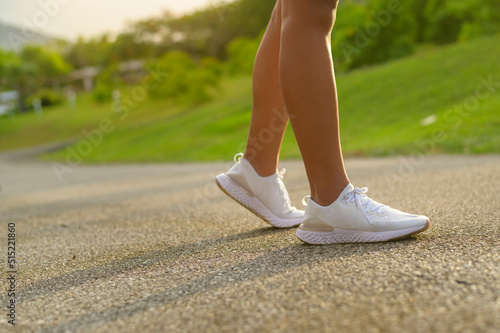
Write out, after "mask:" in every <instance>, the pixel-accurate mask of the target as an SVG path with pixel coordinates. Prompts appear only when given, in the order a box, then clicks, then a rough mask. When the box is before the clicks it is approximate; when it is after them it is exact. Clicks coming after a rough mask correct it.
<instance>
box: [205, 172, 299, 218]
mask: <svg viewBox="0 0 500 333" xmlns="http://www.w3.org/2000/svg"><path fill="white" fill-rule="evenodd" d="M215 183H216V184H217V186H219V188H220V189H221V190H222V192H224V193H225V194H226V195H227V196H229V197H230V198H231V199H233V200H234V201H236V202H237V203H239V204H240V205H242V206H243V207H245V208H246V209H248V210H249V211H251V212H252V213H254V214H255V215H257V216H258V217H260V218H261V219H262V220H264V221H265V222H267V223H269V224H270V225H272V226H273V227H276V228H292V227H296V226H298V225H300V224H301V223H302V222H303V220H304V219H303V218H300V219H282V218H279V217H278V216H276V215H274V214H273V213H272V212H271V211H270V210H269V209H268V208H267V207H266V206H265V205H264V204H263V203H262V202H261V201H260V200H259V199H257V198H256V197H254V196H252V195H251V194H250V193H248V192H247V191H246V190H245V189H244V188H242V187H241V186H240V185H238V183H236V182H235V181H233V180H232V179H231V178H230V177H229V176H228V175H226V174H224V173H222V174H220V175H218V176H216V177H215Z"/></svg>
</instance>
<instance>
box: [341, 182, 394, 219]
mask: <svg viewBox="0 0 500 333" xmlns="http://www.w3.org/2000/svg"><path fill="white" fill-rule="evenodd" d="M366 192H368V187H362V188H357V187H356V188H355V189H354V190H352V191H350V192H347V194H346V195H345V197H346V199H347V202H356V205H357V206H358V208H359V209H360V210H361V211H362V212H363V213H364V214H365V216H366V219H367V220H368V222H370V224H373V222H372V220H371V219H370V216H368V213H371V212H376V213H377V214H379V213H382V214H384V213H385V212H386V209H385V206H384V205H382V204H381V203H378V202H376V201H374V200H372V199H370V198H369V197H368V196H367V195H366Z"/></svg>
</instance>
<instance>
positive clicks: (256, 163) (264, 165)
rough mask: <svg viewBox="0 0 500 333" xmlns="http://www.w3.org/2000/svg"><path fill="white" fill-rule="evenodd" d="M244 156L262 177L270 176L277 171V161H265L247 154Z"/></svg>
mask: <svg viewBox="0 0 500 333" xmlns="http://www.w3.org/2000/svg"><path fill="white" fill-rule="evenodd" d="M243 158H244V159H245V160H247V161H248V163H250V165H251V166H252V167H253V169H254V170H255V172H256V173H257V174H258V175H259V176H260V177H269V176H272V175H273V174H275V173H276V171H277V169H278V166H277V164H276V163H269V162H263V161H262V160H259V159H255V158H251V157H250V158H249V157H247V155H243Z"/></svg>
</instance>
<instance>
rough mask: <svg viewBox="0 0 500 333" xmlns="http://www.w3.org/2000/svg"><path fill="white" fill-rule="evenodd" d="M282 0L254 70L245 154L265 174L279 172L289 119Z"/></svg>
mask: <svg viewBox="0 0 500 333" xmlns="http://www.w3.org/2000/svg"><path fill="white" fill-rule="evenodd" d="M281 1H282V0H278V1H277V3H276V6H275V8H274V11H273V14H272V17H271V21H270V22H269V25H268V27H267V30H266V33H265V35H264V38H263V39H262V42H261V44H260V47H259V50H258V52H257V56H256V58H255V65H254V70H253V106H252V120H251V123H250V131H249V134H248V141H247V146H246V150H245V154H244V157H245V159H246V160H248V161H249V162H250V164H252V166H253V167H254V169H255V171H256V172H257V173H258V174H259V175H260V176H262V177H266V176H270V175H272V174H274V173H275V172H276V169H277V167H278V159H279V152H280V148H281V142H282V140H283V134H284V133H285V129H286V125H287V123H288V116H287V113H286V111H285V103H284V102H283V97H282V95H281V88H280V82H279V71H278V68H279V58H280V42H281V41H280V39H281V38H280V35H281V8H282V4H281Z"/></svg>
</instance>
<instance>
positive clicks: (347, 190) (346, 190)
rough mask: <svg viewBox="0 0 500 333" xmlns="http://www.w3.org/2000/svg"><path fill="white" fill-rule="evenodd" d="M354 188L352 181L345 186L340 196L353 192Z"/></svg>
mask: <svg viewBox="0 0 500 333" xmlns="http://www.w3.org/2000/svg"><path fill="white" fill-rule="evenodd" d="M352 190H354V185H352V184H351V183H349V184H347V186H346V187H345V188H344V190H343V191H342V193H340V195H339V197H343V196H344V195H346V194H347V193H349V192H351V191H352Z"/></svg>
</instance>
